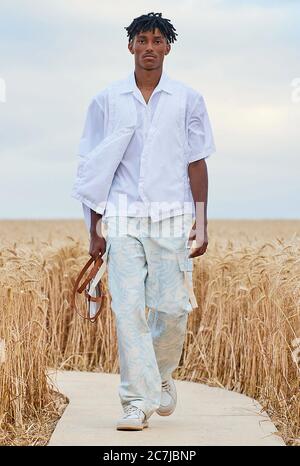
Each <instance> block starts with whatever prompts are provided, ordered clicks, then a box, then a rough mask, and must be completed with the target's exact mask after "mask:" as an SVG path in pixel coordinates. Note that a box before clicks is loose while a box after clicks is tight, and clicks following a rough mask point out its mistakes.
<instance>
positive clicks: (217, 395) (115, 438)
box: [48, 371, 284, 446]
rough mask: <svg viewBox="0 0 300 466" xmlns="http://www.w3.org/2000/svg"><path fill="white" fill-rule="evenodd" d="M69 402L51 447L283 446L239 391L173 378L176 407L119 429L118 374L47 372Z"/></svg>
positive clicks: (257, 409)
mask: <svg viewBox="0 0 300 466" xmlns="http://www.w3.org/2000/svg"><path fill="white" fill-rule="evenodd" d="M49 376H50V378H51V380H52V381H53V383H54V384H55V386H56V387H57V388H58V389H59V391H60V392H62V393H64V394H65V395H66V396H67V397H68V398H69V400H70V403H69V405H68V406H67V408H66V410H65V412H64V414H63V416H62V418H61V419H60V420H59V422H58V424H57V426H56V429H55V431H54V433H53V435H52V437H51V439H50V442H49V444H48V445H49V446H54V445H104V446H110V445H119V446H127V445H134V446H138V445H143V446H150V445H172V446H179V445H184V446H187V445H189V446H192V445H194V446H200V445H236V446H238V445H266V446H267V445H278V446H284V442H283V440H282V439H281V437H279V436H278V434H277V435H276V434H274V433H275V432H277V431H276V428H275V426H274V425H273V424H272V423H271V421H270V419H269V417H268V416H267V415H266V413H260V410H261V406H260V405H259V404H258V403H257V402H256V401H254V400H253V399H251V398H248V397H247V396H244V395H241V394H239V393H235V392H231V391H228V390H223V389H220V388H212V387H208V386H206V385H202V384H198V383H194V382H184V381H179V380H176V381H175V383H176V387H177V396H178V401H177V408H176V410H175V411H174V413H173V414H172V415H171V416H168V417H162V416H158V415H157V414H156V413H154V414H153V415H152V416H151V417H150V420H149V427H148V428H147V429H144V430H142V431H131V432H129V431H117V430H116V428H115V423H116V421H117V419H118V418H119V417H120V416H121V415H122V408H121V404H120V401H119V395H118V391H117V390H118V384H119V379H120V376H119V374H103V373H94V372H69V371H62V372H57V373H54V372H49Z"/></svg>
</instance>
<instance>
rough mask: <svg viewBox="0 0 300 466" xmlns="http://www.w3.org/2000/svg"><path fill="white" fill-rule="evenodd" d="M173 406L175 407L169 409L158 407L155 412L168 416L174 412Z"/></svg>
mask: <svg viewBox="0 0 300 466" xmlns="http://www.w3.org/2000/svg"><path fill="white" fill-rule="evenodd" d="M175 408H176V406H175V407H174V408H173V409H171V410H169V411H161V410H160V409H157V410H156V413H157V414H158V415H159V416H170V415H171V414H172V413H174V411H175Z"/></svg>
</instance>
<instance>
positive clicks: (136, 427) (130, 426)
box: [117, 421, 149, 430]
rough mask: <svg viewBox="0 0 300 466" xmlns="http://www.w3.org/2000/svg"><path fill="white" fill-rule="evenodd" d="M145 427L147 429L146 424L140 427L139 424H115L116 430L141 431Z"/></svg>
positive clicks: (147, 425)
mask: <svg viewBox="0 0 300 466" xmlns="http://www.w3.org/2000/svg"><path fill="white" fill-rule="evenodd" d="M146 427H149V424H148V422H147V421H146V422H144V423H143V424H142V425H140V424H132V423H131V422H125V421H124V422H119V423H118V424H117V430H143V429H145V428H146Z"/></svg>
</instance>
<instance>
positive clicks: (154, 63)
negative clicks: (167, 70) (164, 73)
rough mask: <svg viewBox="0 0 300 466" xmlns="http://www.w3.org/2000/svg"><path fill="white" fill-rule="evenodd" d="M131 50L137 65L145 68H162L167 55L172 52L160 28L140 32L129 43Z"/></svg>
mask: <svg viewBox="0 0 300 466" xmlns="http://www.w3.org/2000/svg"><path fill="white" fill-rule="evenodd" d="M128 49H129V51H130V52H131V53H132V54H134V59H135V66H136V67H139V68H142V69H144V70H154V69H157V68H161V67H162V64H163V61H164V58H165V55H168V53H169V52H170V49H171V46H170V44H168V43H167V39H166V38H165V37H164V36H163V34H162V33H161V32H160V30H159V29H157V28H156V29H155V31H154V33H153V32H152V31H146V32H140V33H139V34H137V35H136V36H135V37H134V38H133V41H132V42H130V43H129V44H128Z"/></svg>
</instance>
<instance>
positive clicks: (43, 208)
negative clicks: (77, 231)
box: [0, 0, 300, 218]
mask: <svg viewBox="0 0 300 466" xmlns="http://www.w3.org/2000/svg"><path fill="white" fill-rule="evenodd" d="M299 4H300V2H298V1H296V0H295V1H288V0H285V1H279V0H278V1H276V0H275V1H274V0H270V1H267V0H265V1H263V0H260V1H259V0H256V1H254V0H251V1H250V0H249V1H241V0H224V1H222V0H207V1H204V0H202V1H201V0H180V1H179V0H178V1H177V0H163V1H156V0H155V1H151V2H148V1H144V0H139V1H136V0H131V1H130V2H125V1H124V0H114V1H100V0H87V1H82V0H68V1H67V0H51V1H50V0H43V2H37V1H34V0H28V1H26V0H23V1H22V0H19V1H17V0H9V1H5V0H4V1H3V0H1V6H0V39H1V40H0V57H1V61H0V157H1V176H0V195H1V206H0V218H74V217H82V209H81V204H80V203H79V202H78V201H76V200H75V199H73V198H72V197H71V194H70V193H71V189H72V184H73V181H74V178H75V173H76V168H77V157H76V153H77V147H78V143H79V138H80V136H81V132H82V128H83V123H84V119H85V113H86V110H87V106H88V104H89V102H90V99H91V98H92V97H93V96H94V95H95V94H96V93H97V92H98V91H100V90H101V89H103V88H104V87H106V86H107V85H108V84H109V83H110V82H111V81H113V80H117V79H121V78H123V77H126V76H127V75H128V74H129V73H130V71H131V70H132V69H133V67H134V61H133V60H134V58H133V56H132V55H131V54H130V53H129V51H128V50H127V35H126V31H125V29H124V27H125V26H128V25H129V24H130V23H131V21H132V20H133V18H135V17H136V16H139V15H141V14H144V13H148V12H150V11H154V12H162V14H163V16H164V17H166V18H169V19H170V20H171V22H172V23H173V25H174V27H175V28H176V32H177V33H178V36H177V42H175V43H174V44H173V45H172V50H171V53H170V54H169V55H168V56H167V57H166V58H165V62H164V70H165V71H166V73H167V74H168V75H169V76H170V77H173V78H175V79H179V80H182V81H184V82H186V83H187V84H189V85H190V86H192V87H194V88H195V89H197V90H198V91H199V92H201V93H202V94H203V96H204V98H205V101H206V105H207V109H208V112H209V116H210V120H211V124H212V128H213V132H214V137H215V143H216V148H217V151H216V153H215V154H213V155H212V156H211V157H210V158H209V159H208V160H207V165H208V171H209V205H208V216H209V218H298V217H299V213H300V209H299V205H300V195H299V184H300V183H299V174H300V137H299V128H300V28H299V19H300V5H299Z"/></svg>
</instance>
